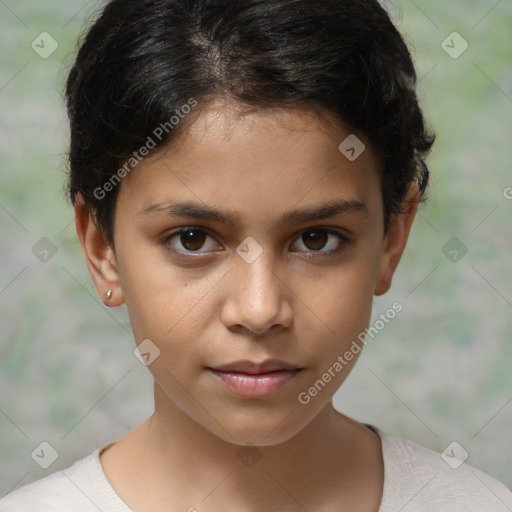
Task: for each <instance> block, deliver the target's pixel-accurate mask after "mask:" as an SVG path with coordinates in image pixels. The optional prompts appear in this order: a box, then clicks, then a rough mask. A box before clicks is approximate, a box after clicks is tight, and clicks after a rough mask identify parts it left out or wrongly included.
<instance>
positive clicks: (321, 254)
mask: <svg viewBox="0 0 512 512" xmlns="http://www.w3.org/2000/svg"><path fill="white" fill-rule="evenodd" d="M188 231H195V232H202V233H205V234H206V235H207V236H210V237H212V238H213V236H212V235H210V234H209V233H208V230H207V229H205V228H200V227H197V226H188V227H185V228H181V229H179V230H177V231H174V232H173V233H171V234H170V235H169V236H167V237H166V238H165V239H164V240H163V244H164V245H166V246H171V249H170V250H171V251H173V252H175V253H176V254H178V255H180V256H185V257H193V258H196V257H197V256H191V255H195V254H207V253H206V252H205V253H201V252H197V251H188V252H185V251H179V250H177V249H174V248H173V247H172V245H171V243H170V242H171V240H172V239H173V238H174V237H176V236H178V235H181V234H182V233H186V232H188ZM309 232H323V233H327V234H330V235H334V236H335V237H337V238H338V240H339V241H340V242H341V243H340V244H339V245H338V247H337V248H336V249H331V250H329V251H305V252H309V253H313V254H315V256H307V257H308V258H309V259H313V260H323V259H326V258H332V257H334V256H335V255H337V254H338V253H340V252H342V251H343V250H344V249H345V246H346V245H348V244H350V243H351V242H352V240H351V239H350V238H349V237H347V236H346V235H344V234H343V233H340V232H339V231H336V230H333V229H330V228H322V227H318V228H317V227H314V228H308V229H305V230H304V231H302V232H300V233H299V235H298V237H297V238H300V237H301V236H302V235H304V234H305V233H309ZM299 252H301V251H299ZM302 252H304V251H302Z"/></svg>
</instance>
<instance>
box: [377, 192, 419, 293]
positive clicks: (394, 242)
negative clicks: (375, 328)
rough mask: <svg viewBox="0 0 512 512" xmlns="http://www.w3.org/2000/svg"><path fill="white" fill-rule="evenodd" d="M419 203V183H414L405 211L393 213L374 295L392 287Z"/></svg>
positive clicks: (404, 203) (404, 207) (407, 195)
mask: <svg viewBox="0 0 512 512" xmlns="http://www.w3.org/2000/svg"><path fill="white" fill-rule="evenodd" d="M418 203H419V190H418V184H417V183H412V184H411V185H410V186H409V190H408V191H407V194H406V197H405V199H404V200H403V202H402V207H403V209H404V212H405V213H400V214H394V215H391V218H390V222H389V228H388V233H387V234H386V237H385V239H384V247H383V250H382V255H381V258H380V265H379V271H378V274H377V279H376V280H375V289H374V292H373V293H374V295H383V294H384V293H386V292H387V291H388V290H389V288H390V287H391V281H392V279H393V274H394V273H395V270H396V267H397V266H398V263H399V262H400V258H401V257H402V253H403V252H404V249H405V245H406V244H407V239H408V238H409V232H410V230H411V226H412V222H413V220H414V217H415V215H416V212H417V210H418Z"/></svg>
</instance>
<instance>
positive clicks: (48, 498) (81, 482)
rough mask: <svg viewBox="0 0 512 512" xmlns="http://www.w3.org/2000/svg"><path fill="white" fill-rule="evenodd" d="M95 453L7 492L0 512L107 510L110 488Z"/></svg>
mask: <svg viewBox="0 0 512 512" xmlns="http://www.w3.org/2000/svg"><path fill="white" fill-rule="evenodd" d="M98 452H99V449H98V450H95V451H94V452H93V453H91V454H90V455H88V456H87V457H84V458H83V459H80V460H78V461H76V462H75V463H74V464H73V465H71V466H69V467H68V468H66V469H63V470H61V471H57V472H55V473H53V474H51V475H48V476H47V477H45V478H42V479H40V480H37V481H35V482H32V483H30V484H28V485H25V486H23V487H20V488H18V489H16V490H15V491H13V492H11V493H10V494H8V495H7V496H5V497H4V498H3V499H1V500H0V512H34V511H36V510H37V512H69V510H74V511H76V512H89V511H91V512H98V508H99V509H100V510H103V508H102V507H105V506H107V507H108V506H109V505H110V504H111V503H112V502H111V501H110V500H111V496H110V494H111V493H112V488H111V487H110V486H109V484H108V481H107V480H106V477H105V474H104V473H103V471H102V469H101V464H100V462H99V456H98ZM105 510H114V508H112V507H110V508H105ZM115 510H118V509H117V508H116V509H115Z"/></svg>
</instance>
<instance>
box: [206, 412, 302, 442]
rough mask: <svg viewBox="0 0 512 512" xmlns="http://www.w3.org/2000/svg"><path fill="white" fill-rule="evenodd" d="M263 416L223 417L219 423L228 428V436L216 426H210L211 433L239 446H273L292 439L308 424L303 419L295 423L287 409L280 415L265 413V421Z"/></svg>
mask: <svg viewBox="0 0 512 512" xmlns="http://www.w3.org/2000/svg"><path fill="white" fill-rule="evenodd" d="M263 414H264V413H261V414H257V415H256V416H257V417H256V418H255V417H254V416H253V415H250V414H249V415H244V416H243V417H237V418H227V417H224V418H225V419H223V420H220V423H221V424H222V425H227V426H228V427H227V428H226V430H227V431H228V432H229V434H228V432H226V431H225V430H224V429H222V428H221V427H219V426H218V425H211V426H212V427H214V428H213V430H211V431H212V432H213V433H214V434H215V435H216V436H217V437H220V438H221V439H222V440H224V441H226V442H228V443H231V444H235V445H239V446H247V445H252V446H275V445H278V444H281V443H285V442H286V441H288V440H290V439H292V438H293V437H294V436H295V435H296V434H297V433H298V432H300V431H301V430H302V429H303V428H304V427H305V426H306V425H307V424H308V421H306V420H305V419H304V418H300V419H299V421H297V420H298V418H297V417H296V415H294V414H289V409H288V410H286V411H283V412H282V413H281V414H268V413H267V414H266V417H265V419H262V415H263ZM288 414H289V415H288ZM287 415H288V416H287ZM219 419H220V418H219Z"/></svg>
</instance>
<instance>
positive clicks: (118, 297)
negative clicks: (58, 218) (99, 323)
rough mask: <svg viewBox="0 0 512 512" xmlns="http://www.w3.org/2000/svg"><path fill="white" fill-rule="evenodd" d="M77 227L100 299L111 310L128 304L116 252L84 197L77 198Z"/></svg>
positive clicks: (86, 261) (78, 196) (79, 195)
mask: <svg viewBox="0 0 512 512" xmlns="http://www.w3.org/2000/svg"><path fill="white" fill-rule="evenodd" d="M75 226H76V232H77V235H78V239H79V240H80V245H81V246H82V252H83V253H84V258H85V263H86V264H87V268H88V269H89V273H90V274H91V277H92V280H93V281H94V285H95V286H96V291H97V292H98V295H99V297H100V299H101V300H102V301H103V302H104V303H105V304H106V305H107V306H120V305H121V304H123V303H124V296H123V292H122V290H121V286H120V283H119V275H118V271H117V263H116V259H115V254H114V251H113V249H112V248H111V247H110V245H109V244H108V242H107V240H106V239H105V237H104V236H103V234H102V233H101V232H100V231H99V229H98V228H97V227H96V224H95V222H94V219H93V217H92V215H91V213H90V212H89V209H88V208H87V205H86V204H85V200H84V198H83V196H82V194H81V193H78V194H77V196H76V201H75ZM109 290H112V295H111V297H110V298H108V296H107V292H108V291H109Z"/></svg>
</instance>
